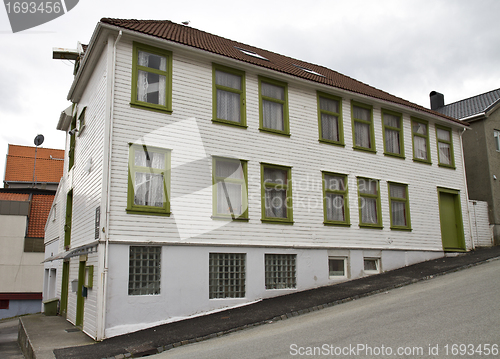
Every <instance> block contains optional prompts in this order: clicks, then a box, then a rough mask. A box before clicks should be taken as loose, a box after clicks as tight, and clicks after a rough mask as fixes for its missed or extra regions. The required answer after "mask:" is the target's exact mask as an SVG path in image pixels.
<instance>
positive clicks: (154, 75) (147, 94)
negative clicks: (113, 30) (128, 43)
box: [130, 42, 172, 113]
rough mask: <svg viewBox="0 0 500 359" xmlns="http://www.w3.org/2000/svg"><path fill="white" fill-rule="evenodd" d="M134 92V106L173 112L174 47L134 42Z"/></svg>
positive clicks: (132, 92)
mask: <svg viewBox="0 0 500 359" xmlns="http://www.w3.org/2000/svg"><path fill="white" fill-rule="evenodd" d="M140 83H142V84H143V86H142V88H140V86H139V84H140ZM139 88H140V89H139ZM131 96H132V97H131V101H130V105H131V106H132V107H137V108H142V109H147V110H152V111H158V112H164V113H172V52H171V51H168V50H164V49H160V48H157V47H152V46H148V45H144V44H140V43H137V42H134V43H133V50H132V91H131Z"/></svg>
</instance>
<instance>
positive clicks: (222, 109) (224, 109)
mask: <svg viewBox="0 0 500 359" xmlns="http://www.w3.org/2000/svg"><path fill="white" fill-rule="evenodd" d="M215 84H216V85H220V86H224V87H229V88H233V89H235V90H239V91H241V77H240V76H238V75H233V74H229V73H227V72H222V71H215ZM240 103H241V97H240V94H239V93H235V92H231V91H224V90H222V89H217V118H219V119H221V120H227V121H234V122H241V118H240V116H241V111H240Z"/></svg>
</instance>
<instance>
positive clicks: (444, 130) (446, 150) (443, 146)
mask: <svg viewBox="0 0 500 359" xmlns="http://www.w3.org/2000/svg"><path fill="white" fill-rule="evenodd" d="M436 137H437V146H438V161H439V166H444V167H451V168H455V160H454V158H453V138H452V135H451V129H450V128H448V127H442V126H438V125H436Z"/></svg>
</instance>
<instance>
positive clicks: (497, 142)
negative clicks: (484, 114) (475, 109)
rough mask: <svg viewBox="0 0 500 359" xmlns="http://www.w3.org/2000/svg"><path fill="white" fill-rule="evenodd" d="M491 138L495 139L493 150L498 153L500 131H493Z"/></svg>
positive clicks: (499, 148) (499, 149)
mask: <svg viewBox="0 0 500 359" xmlns="http://www.w3.org/2000/svg"><path fill="white" fill-rule="evenodd" d="M493 138H494V139H495V148H496V149H497V151H499V152H500V131H498V130H495V131H493Z"/></svg>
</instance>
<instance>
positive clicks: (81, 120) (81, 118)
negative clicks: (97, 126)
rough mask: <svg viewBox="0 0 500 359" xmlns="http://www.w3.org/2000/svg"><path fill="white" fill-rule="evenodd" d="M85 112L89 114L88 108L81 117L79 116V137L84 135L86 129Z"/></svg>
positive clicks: (85, 108)
mask: <svg viewBox="0 0 500 359" xmlns="http://www.w3.org/2000/svg"><path fill="white" fill-rule="evenodd" d="M85 112H87V106H85V107H84V108H83V110H82V112H81V113H80V116H78V122H79V125H78V136H80V134H81V133H82V131H83V129H84V128H85Z"/></svg>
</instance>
